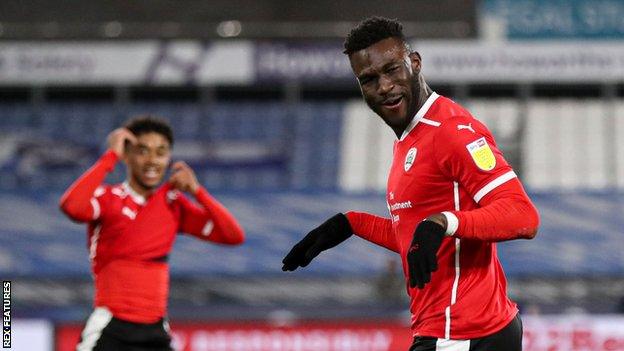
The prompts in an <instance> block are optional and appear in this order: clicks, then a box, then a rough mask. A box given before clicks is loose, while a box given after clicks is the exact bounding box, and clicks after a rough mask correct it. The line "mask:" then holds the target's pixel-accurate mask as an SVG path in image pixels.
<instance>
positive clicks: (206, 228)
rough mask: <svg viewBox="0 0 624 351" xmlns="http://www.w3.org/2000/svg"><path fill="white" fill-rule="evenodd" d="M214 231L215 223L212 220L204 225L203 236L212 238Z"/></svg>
mask: <svg viewBox="0 0 624 351" xmlns="http://www.w3.org/2000/svg"><path fill="white" fill-rule="evenodd" d="M213 229H214V222H212V221H211V220H209V221H208V222H206V224H205V225H204V228H202V235H203V236H210V234H212V230H213Z"/></svg>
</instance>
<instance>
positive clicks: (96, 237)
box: [89, 224, 102, 261]
mask: <svg viewBox="0 0 624 351" xmlns="http://www.w3.org/2000/svg"><path fill="white" fill-rule="evenodd" d="M101 229H102V225H101V224H98V225H97V226H96V227H95V229H93V236H92V237H91V245H89V259H90V260H91V261H93V260H94V259H95V256H96V255H97V245H98V240H99V239H100V230H101Z"/></svg>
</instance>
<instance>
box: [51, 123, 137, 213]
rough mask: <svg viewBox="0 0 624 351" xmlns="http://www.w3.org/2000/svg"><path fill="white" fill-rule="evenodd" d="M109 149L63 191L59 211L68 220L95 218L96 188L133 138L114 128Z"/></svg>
mask: <svg viewBox="0 0 624 351" xmlns="http://www.w3.org/2000/svg"><path fill="white" fill-rule="evenodd" d="M107 140H108V150H107V151H106V152H105V153H104V154H103V155H102V156H101V157H100V159H99V160H98V161H97V162H96V163H95V164H94V165H93V166H91V168H89V169H88V170H87V171H86V172H85V173H83V174H82V175H81V176H80V178H78V179H77V180H76V181H75V182H74V183H72V184H71V185H70V186H69V188H68V189H67V190H66V191H65V193H64V194H63V196H62V197H61V200H60V203H59V205H60V208H61V210H62V211H63V212H64V213H65V214H66V215H67V216H68V217H70V218H71V219H73V220H75V221H79V222H88V221H92V220H96V219H98V217H99V216H100V214H101V211H102V209H101V206H100V204H99V202H98V200H97V199H96V197H95V190H96V189H97V188H98V187H99V186H100V185H101V184H102V182H103V181H104V178H106V175H107V174H108V173H109V172H111V171H112V170H113V169H114V168H115V164H116V163H117V161H118V160H119V159H120V158H122V157H123V155H124V147H125V144H126V143H132V144H135V143H136V140H137V139H136V137H135V136H134V135H133V134H132V133H131V132H130V131H129V130H127V129H125V128H119V129H115V130H114V131H112V132H111V133H110V134H109V135H108V139H107Z"/></svg>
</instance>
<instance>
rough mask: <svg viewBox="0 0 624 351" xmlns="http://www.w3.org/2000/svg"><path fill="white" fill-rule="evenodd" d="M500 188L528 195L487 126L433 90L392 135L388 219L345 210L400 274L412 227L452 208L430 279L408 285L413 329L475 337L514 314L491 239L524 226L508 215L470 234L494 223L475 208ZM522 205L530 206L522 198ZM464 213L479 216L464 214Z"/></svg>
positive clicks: (432, 334) (499, 326)
mask: <svg viewBox="0 0 624 351" xmlns="http://www.w3.org/2000/svg"><path fill="white" fill-rule="evenodd" d="M500 189H507V191H513V193H514V194H516V195H517V196H518V197H519V198H520V199H521V200H519V201H518V202H521V203H523V204H526V203H527V201H528V198H526V194H525V193H524V190H522V187H521V185H520V183H519V182H518V181H517V179H516V175H515V173H514V172H513V170H512V169H511V167H510V166H509V165H508V164H507V162H506V161H505V159H504V158H503V155H502V153H501V152H500V151H499V150H498V148H497V147H496V143H495V141H494V138H493V137H492V135H491V134H490V132H489V131H488V130H487V128H486V127H485V126H484V125H483V124H481V123H480V122H479V121H478V120H476V119H474V118H473V117H472V116H471V115H470V113H469V112H468V111H466V110H465V109H464V108H463V107H461V106H460V105H458V104H456V103H455V102H453V101H452V100H450V99H448V98H445V97H442V96H439V95H437V94H436V93H433V94H432V95H431V96H430V97H429V99H428V100H427V101H426V102H425V104H424V105H423V107H422V108H421V109H420V110H419V111H418V113H417V114H416V116H415V117H414V119H413V120H412V122H411V123H410V125H409V126H408V128H407V129H406V130H405V132H404V133H403V135H402V136H401V138H400V139H399V140H397V141H396V142H395V145H394V156H393V162H392V167H391V169H390V175H389V178H388V185H387V194H386V200H387V203H388V208H389V211H390V215H391V219H384V218H381V217H376V216H372V215H368V214H363V213H357V212H349V213H347V216H348V218H349V221H350V223H351V224H352V227H353V229H354V231H355V233H356V234H358V235H360V236H362V237H364V238H366V239H368V240H370V241H373V242H375V243H377V244H380V245H382V246H384V247H387V248H389V249H391V250H393V251H396V252H398V253H399V254H400V255H401V258H402V262H403V270H404V272H405V278H406V281H408V273H407V269H408V267H407V262H406V255H407V250H408V248H409V246H410V243H411V241H412V238H413V235H414V230H415V228H416V226H417V225H418V224H419V223H420V222H421V221H422V220H424V219H425V218H427V217H428V216H429V215H432V214H435V213H440V212H443V211H449V212H452V213H454V214H456V215H457V218H458V219H459V226H458V227H459V228H460V229H461V230H458V231H457V234H456V236H455V237H450V236H449V237H445V238H444V239H443V241H442V245H441V247H440V249H439V251H438V253H437V257H438V266H439V268H438V270H437V271H436V272H433V273H432V276H431V282H430V283H429V284H427V285H426V286H425V288H424V289H422V290H420V289H418V288H409V285H408V293H409V295H410V298H411V303H410V311H411V313H412V330H413V332H414V335H415V336H430V337H438V338H447V339H472V338H478V337H483V336H486V335H489V334H492V333H495V332H496V331H498V330H500V329H502V328H503V327H504V326H505V325H507V324H508V323H509V322H510V321H511V320H512V319H513V318H514V316H515V315H516V314H517V312H518V309H517V307H516V305H515V304H514V303H513V302H512V301H510V300H509V298H508V297H507V294H506V287H507V282H506V279H505V276H504V273H503V269H502V267H501V264H500V262H499V260H498V257H497V254H496V243H494V242H493V241H498V240H502V239H512V238H517V237H522V235H519V234H517V233H518V230H519V229H518V228H515V227H518V226H520V227H522V229H521V230H520V232H522V233H526V232H527V230H526V227H527V225H526V224H524V223H520V224H518V225H516V224H515V222H514V221H511V222H512V223H514V225H515V227H514V228H512V229H513V230H507V229H508V228H501V230H499V231H498V232H497V233H498V234H496V233H494V234H490V233H489V232H490V231H488V235H490V236H488V237H479V235H478V233H479V231H480V230H481V228H485V227H487V226H493V228H494V229H497V227H496V226H495V224H494V222H495V221H496V216H493V217H492V218H493V219H491V218H489V217H488V216H490V215H491V213H485V214H484V213H479V211H486V210H490V211H491V210H492V208H485V207H483V208H481V206H482V205H483V204H484V202H485V200H484V199H485V198H486V196H489V197H492V196H493V195H492V194H493V193H495V192H496V191H497V190H500ZM525 198H526V199H527V200H526V201H525V200H524V199H525ZM488 201H491V200H490V199H489V198H488ZM501 203H502V204H504V205H505V204H506V203H505V202H504V200H503V202H500V203H499V204H498V205H500V204H501ZM499 207H500V206H499ZM526 207H527V208H528V211H529V212H531V211H534V207H532V204H530V201H528V205H527V206H526ZM475 210H477V211H476V212H475ZM494 212H495V213H496V211H494ZM499 212H500V211H499ZM512 212H514V213H515V212H518V213H520V212H522V211H515V210H514V211H512ZM534 212H535V216H537V215H536V211H534ZM466 213H468V214H472V215H474V214H475V213H476V214H478V215H479V216H477V217H478V219H479V220H481V219H485V220H484V221H483V223H480V222H479V223H477V222H478V221H477V220H474V218H472V217H474V216H472V217H471V216H468V217H470V218H468V219H466V218H467V217H466V216H465V215H464V214H466ZM530 214H531V215H533V212H531V213H530ZM500 218H501V220H503V221H505V219H504V217H500ZM531 218H533V217H531ZM530 225H533V223H531V224H530ZM535 225H536V224H535ZM523 230H524V231H523ZM475 232H476V233H477V234H475ZM503 232H504V233H503ZM510 233H515V234H510ZM462 235H465V237H464V236H462ZM496 235H499V236H501V235H506V236H505V237H504V238H502V239H501V238H499V237H497V236H496ZM514 235H516V236H515V237H514ZM533 235H534V234H533Z"/></svg>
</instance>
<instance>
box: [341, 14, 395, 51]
mask: <svg viewBox="0 0 624 351" xmlns="http://www.w3.org/2000/svg"><path fill="white" fill-rule="evenodd" d="M387 38H398V39H401V40H403V41H404V42H405V41H406V40H405V36H404V35H403V25H402V24H401V22H399V21H398V20H396V19H390V18H385V17H378V16H375V17H369V18H366V19H364V20H363V21H362V22H360V23H359V24H358V25H357V26H355V27H354V28H353V29H351V32H349V34H348V35H347V38H346V39H345V41H344V53H345V54H346V55H351V54H353V53H354V52H357V51H360V50H362V49H366V48H367V47H369V46H371V45H373V44H375V43H377V42H379V41H382V40H384V39H387Z"/></svg>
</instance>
